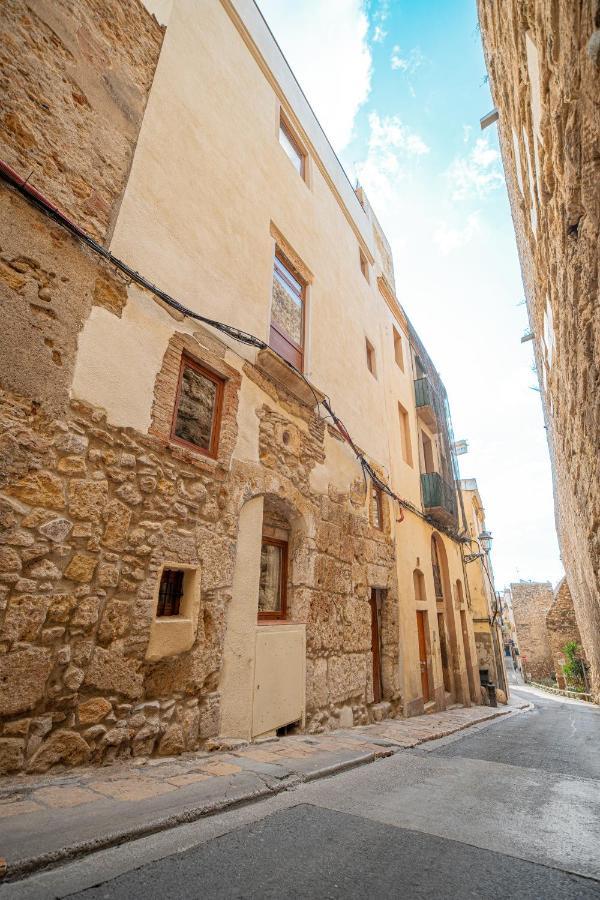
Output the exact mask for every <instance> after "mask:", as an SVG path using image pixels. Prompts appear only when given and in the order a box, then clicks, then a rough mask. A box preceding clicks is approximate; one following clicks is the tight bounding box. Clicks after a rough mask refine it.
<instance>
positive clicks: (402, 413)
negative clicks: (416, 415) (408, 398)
mask: <svg viewBox="0 0 600 900" xmlns="http://www.w3.org/2000/svg"><path fill="white" fill-rule="evenodd" d="M398 416H399V419H400V441H401V445H402V459H403V460H404V462H405V463H408V465H409V466H412V464H413V459H412V447H411V443H410V422H409V419H408V413H407V411H406V410H405V409H404V407H403V406H402V404H401V403H398Z"/></svg>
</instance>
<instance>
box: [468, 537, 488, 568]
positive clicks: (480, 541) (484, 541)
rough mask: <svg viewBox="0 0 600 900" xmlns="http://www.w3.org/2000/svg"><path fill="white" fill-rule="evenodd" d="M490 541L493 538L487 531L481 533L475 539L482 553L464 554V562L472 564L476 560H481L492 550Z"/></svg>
mask: <svg viewBox="0 0 600 900" xmlns="http://www.w3.org/2000/svg"><path fill="white" fill-rule="evenodd" d="M492 541H493V537H492V535H491V533H490V532H489V531H482V532H481V534H480V535H479V537H478V538H477V543H478V544H479V546H480V547H481V549H482V551H483V552H482V553H466V554H465V562H466V563H470V562H474V560H476V559H483V557H484V556H487V554H488V553H489V552H490V550H491V549H492Z"/></svg>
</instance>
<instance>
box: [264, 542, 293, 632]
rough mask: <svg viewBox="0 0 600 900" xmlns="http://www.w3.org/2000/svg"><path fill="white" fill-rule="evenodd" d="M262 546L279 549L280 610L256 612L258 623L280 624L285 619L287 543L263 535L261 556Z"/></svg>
mask: <svg viewBox="0 0 600 900" xmlns="http://www.w3.org/2000/svg"><path fill="white" fill-rule="evenodd" d="M264 544H270V545H272V546H274V547H279V548H280V549H281V563H280V569H279V584H280V589H281V595H280V600H281V604H280V609H279V610H260V609H259V610H258V621H259V622H263V623H264V622H282V621H284V620H285V619H287V580H288V548H289V544H288V541H281V540H278V539H277V538H271V537H266V536H265V535H263V537H262V541H261V544H260V551H261V555H262V548H263V545H264Z"/></svg>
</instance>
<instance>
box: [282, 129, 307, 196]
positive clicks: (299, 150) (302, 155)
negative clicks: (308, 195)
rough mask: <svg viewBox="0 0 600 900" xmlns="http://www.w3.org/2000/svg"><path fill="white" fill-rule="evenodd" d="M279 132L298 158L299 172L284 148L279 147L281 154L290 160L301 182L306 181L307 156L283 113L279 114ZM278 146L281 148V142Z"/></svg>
mask: <svg viewBox="0 0 600 900" xmlns="http://www.w3.org/2000/svg"><path fill="white" fill-rule="evenodd" d="M279 131H283V133H284V135H285V136H286V138H287V139H288V141H289V142H290V144H291V145H292V147H293V148H294V150H295V151H296V153H297V154H298V156H299V157H300V160H301V164H300V171H299V172H298V169H296V166H294V163H293V162H292V160H291V159H290V158H289V156H288V154H287V153H286V152H285V148H284V147H281V149H282V150H283V152H284V153H285V155H286V156H287V158H288V159H290V163H291V164H292V165H293V166H294V170H295V171H296V172H298V175H299V176H300V178H301V179H302V181H306V155H307V154H306V151H305V150H304V149H303V147H302V145H301V143H300V141H299V140H298V138H297V137H296V135H295V134H294V130H293V128H292V127H291V125H290V124H289V122H288V121H287V119H286V118H285V116H284V115H283V113H280V115H279ZM277 136H278V137H279V132H278V135H277ZM280 146H281V142H280Z"/></svg>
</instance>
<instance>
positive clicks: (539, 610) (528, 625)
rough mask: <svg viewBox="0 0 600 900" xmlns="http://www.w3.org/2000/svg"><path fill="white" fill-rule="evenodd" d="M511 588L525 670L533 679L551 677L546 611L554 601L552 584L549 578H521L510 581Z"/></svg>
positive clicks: (552, 670) (552, 665)
mask: <svg viewBox="0 0 600 900" xmlns="http://www.w3.org/2000/svg"><path fill="white" fill-rule="evenodd" d="M510 590H511V594H512V607H513V613H514V618H515V628H516V631H517V639H518V641H519V652H520V654H521V665H522V666H523V671H524V673H525V675H526V677H527V678H529V679H532V680H533V681H536V680H539V679H540V678H551V677H552V676H553V675H554V662H553V659H552V651H551V649H550V640H549V637H548V632H547V630H546V615H547V613H548V610H549V609H550V607H551V606H552V603H553V602H554V595H553V593H552V585H551V584H550V582H549V581H548V582H543V583H539V582H535V581H521V582H519V583H518V584H511V586H510Z"/></svg>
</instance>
